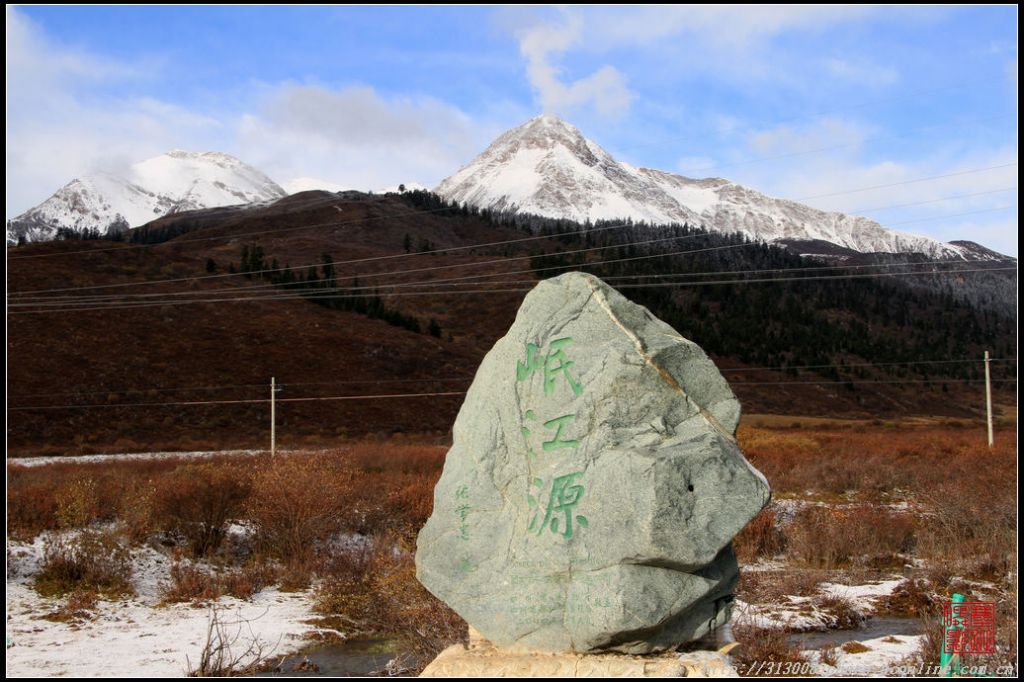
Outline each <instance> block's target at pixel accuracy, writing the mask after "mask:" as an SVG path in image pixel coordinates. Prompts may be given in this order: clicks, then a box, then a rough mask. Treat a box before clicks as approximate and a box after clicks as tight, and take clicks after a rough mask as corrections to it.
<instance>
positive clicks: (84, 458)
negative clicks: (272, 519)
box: [7, 450, 283, 467]
mask: <svg viewBox="0 0 1024 682" xmlns="http://www.w3.org/2000/svg"><path fill="white" fill-rule="evenodd" d="M266 452H267V451H266V450H196V451H193V452H127V453H124V454H117V455H57V456H53V457H9V458H8V459H7V463H8V464H14V465H16V466H22V467H39V466H47V465H50V464H96V463H99V462H126V461H131V460H140V459H146V460H150V459H205V458H208V457H233V456H252V455H259V454H263V453H266ZM278 452H283V451H281V450H279V451H278Z"/></svg>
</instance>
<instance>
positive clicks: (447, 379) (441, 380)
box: [7, 377, 473, 400]
mask: <svg viewBox="0 0 1024 682" xmlns="http://www.w3.org/2000/svg"><path fill="white" fill-rule="evenodd" d="M472 378H473V377H439V378H430V379H345V380H339V381H298V382H288V383H278V384H277V386H278V387H279V388H284V387H290V386H337V385H342V384H345V385H350V384H351V385H354V384H418V383H427V382H438V383H447V382H452V381H470V380H472ZM266 387H267V384H266V382H264V383H261V384H225V385H222V386H178V387H154V388H108V389H106V390H102V391H61V392H56V393H19V394H17V395H8V396H7V398H8V400H11V399H15V400H17V399H21V398H45V397H49V396H68V395H83V396H84V395H104V394H106V395H110V394H118V393H121V394H125V395H128V394H138V393H190V392H192V391H228V390H237V389H240V388H259V389H265V388H266ZM279 400H280V399H279Z"/></svg>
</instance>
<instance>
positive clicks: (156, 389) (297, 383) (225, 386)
mask: <svg viewBox="0 0 1024 682" xmlns="http://www.w3.org/2000/svg"><path fill="white" fill-rule="evenodd" d="M1016 361H1017V358H990V359H989V362H1016ZM983 362H985V361H984V360H983V359H981V358H977V359H976V358H963V359H943V360H905V361H900V362H852V363H850V362H848V363H832V364H824V365H775V366H764V367H719V368H718V371H719V372H754V371H786V370H791V369H826V368H831V367H835V368H847V367H889V366H908V365H937V364H971V363H983ZM472 380H473V377H472V376H469V375H466V376H460V377H428V378H425V379H338V380H333V381H293V382H287V383H279V384H278V386H280V387H291V386H340V385H353V384H418V383H435V382H436V383H448V382H454V381H472ZM266 386H267V385H266V383H265V382H264V383H259V384H221V385H216V386H176V387H167V386H161V387H151V388H138V389H136V388H133V389H126V388H109V389H106V390H102V391H57V392H47V393H19V394H15V395H9V396H8V399H21V398H44V397H50V396H67V395H83V396H84V395H101V394H108V395H109V394H133V393H154V392H160V393H166V392H189V391H212V390H232V389H238V388H259V389H264V388H266Z"/></svg>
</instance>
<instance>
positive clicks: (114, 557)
mask: <svg viewBox="0 0 1024 682" xmlns="http://www.w3.org/2000/svg"><path fill="white" fill-rule="evenodd" d="M131 575H132V562H131V554H130V552H129V550H128V548H127V547H126V546H125V545H124V544H123V543H122V542H121V540H120V538H118V537H117V536H116V535H114V534H112V533H105V532H97V531H88V530H87V531H82V532H80V533H78V534H77V535H73V536H70V537H51V538H48V539H47V540H46V544H45V548H44V551H43V562H42V565H41V566H40V571H39V573H38V574H37V575H36V577H35V588H36V590H37V591H38V592H39V593H40V594H42V595H44V596H50V597H53V596H60V595H64V594H68V593H75V592H80V593H95V594H102V595H104V596H107V597H119V596H123V595H128V594H131V593H132V585H131Z"/></svg>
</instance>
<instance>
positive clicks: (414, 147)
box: [235, 85, 500, 190]
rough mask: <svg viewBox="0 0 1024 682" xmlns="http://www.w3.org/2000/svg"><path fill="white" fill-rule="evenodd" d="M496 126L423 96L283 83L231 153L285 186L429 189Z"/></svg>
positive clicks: (245, 122) (240, 132)
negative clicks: (422, 186)
mask: <svg viewBox="0 0 1024 682" xmlns="http://www.w3.org/2000/svg"><path fill="white" fill-rule="evenodd" d="M498 132H500V128H497V127H489V126H484V125H479V124H477V123H475V122H474V121H472V120H471V119H470V118H469V117H468V116H467V115H466V114H464V113H463V112H462V111H460V110H459V109H457V108H455V107H452V106H450V105H448V104H445V103H444V102H441V101H439V100H436V99H432V98H429V97H400V98H386V97H384V96H382V95H381V94H379V93H378V92H377V91H376V90H374V89H373V88H370V87H366V86H356V87H349V88H345V89H341V90H332V89H328V88H324V87H320V86H309V85H284V86H281V87H279V88H276V89H275V90H273V91H272V92H271V94H270V95H269V97H268V98H267V99H266V101H265V102H263V103H262V104H261V105H260V106H259V107H258V109H257V111H256V112H255V113H250V114H246V115H244V116H242V118H241V120H240V121H239V123H238V127H237V142H236V145H235V147H236V150H237V153H238V154H239V156H240V157H241V158H244V159H246V160H247V161H248V162H250V163H252V164H253V165H255V166H257V167H258V168H260V169H261V170H263V171H264V172H266V173H267V174H269V175H270V176H271V177H274V178H281V179H283V180H282V182H283V183H284V184H285V186H286V187H289V188H290V187H302V188H304V189H312V187H311V186H310V184H309V183H310V182H313V181H322V182H323V183H324V186H323V187H321V189H332V188H352V189H360V190H372V189H375V188H379V187H385V186H391V185H398V184H399V183H405V184H410V183H413V182H417V183H423V184H425V185H428V186H431V187H432V186H434V185H435V184H436V183H438V182H440V181H441V180H442V179H444V178H445V177H447V176H448V175H450V174H451V173H453V172H454V171H455V170H456V169H457V168H458V167H459V166H460V165H462V164H464V163H466V162H468V161H469V160H470V159H471V158H472V157H473V156H474V155H476V154H477V153H479V151H480V150H481V148H482V147H483V146H484V145H485V144H487V143H488V142H489V141H490V139H491V138H492V137H494V136H495V135H496V134H497V133H498Z"/></svg>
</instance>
